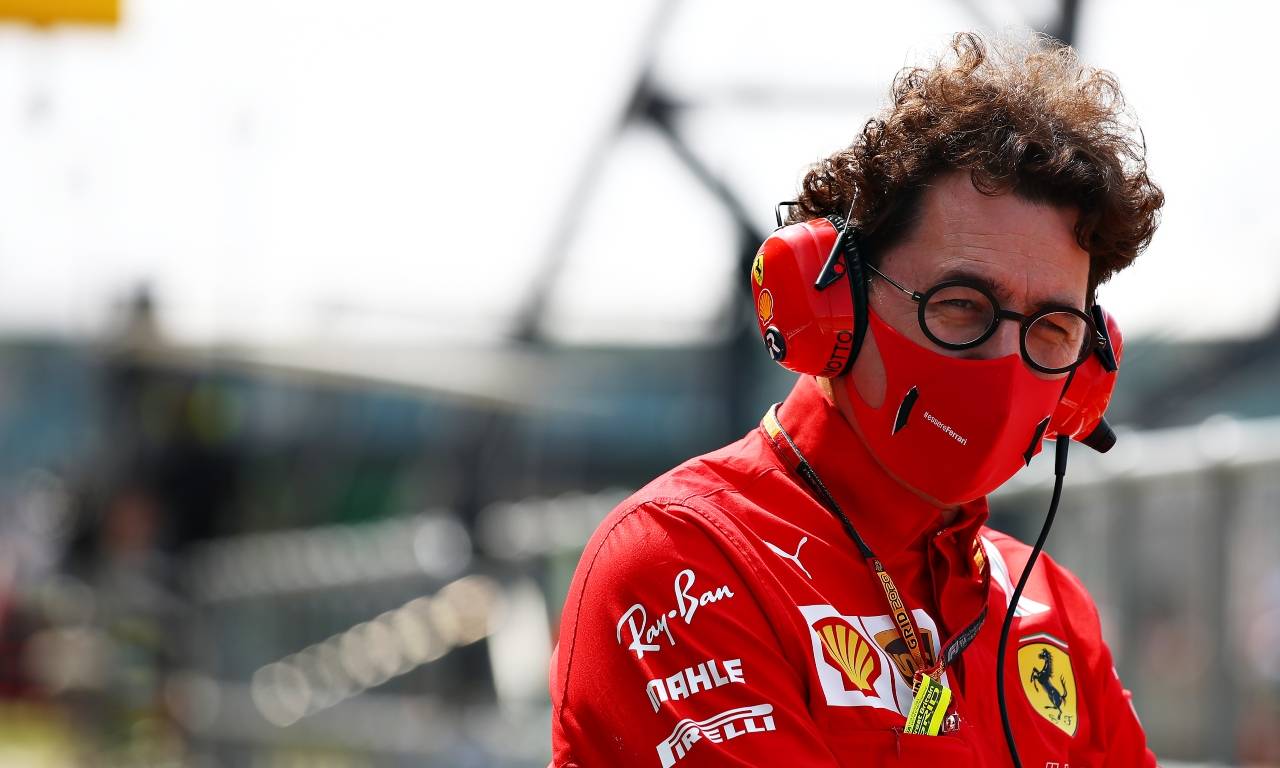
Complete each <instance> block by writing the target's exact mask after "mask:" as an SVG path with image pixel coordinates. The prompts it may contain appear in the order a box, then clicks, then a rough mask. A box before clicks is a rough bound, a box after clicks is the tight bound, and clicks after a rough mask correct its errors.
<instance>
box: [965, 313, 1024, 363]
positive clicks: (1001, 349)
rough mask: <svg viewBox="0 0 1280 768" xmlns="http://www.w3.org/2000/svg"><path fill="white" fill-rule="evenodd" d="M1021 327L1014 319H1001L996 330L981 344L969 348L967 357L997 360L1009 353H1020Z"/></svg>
mask: <svg viewBox="0 0 1280 768" xmlns="http://www.w3.org/2000/svg"><path fill="white" fill-rule="evenodd" d="M1021 335H1022V329H1021V328H1020V327H1019V325H1018V322H1017V321H1016V320H1010V319H1007V318H1006V319H1002V320H1001V321H1000V322H999V323H998V324H997V325H996V332H995V333H993V334H991V338H989V339H987V340H986V341H985V342H983V343H982V344H979V345H978V346H977V347H975V348H973V349H971V350H969V357H971V358H973V359H977V360H998V359H999V358H1002V357H1008V356H1009V355H1021V354H1022V343H1021Z"/></svg>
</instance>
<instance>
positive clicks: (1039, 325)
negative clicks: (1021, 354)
mask: <svg viewBox="0 0 1280 768" xmlns="http://www.w3.org/2000/svg"><path fill="white" fill-rule="evenodd" d="M1089 330H1090V329H1089V321H1087V320H1085V319H1084V317H1083V316H1081V315H1077V314H1075V313H1073V312H1050V313H1048V314H1045V315H1041V316H1040V317H1038V318H1036V320H1035V322H1033V323H1032V324H1031V325H1030V326H1028V327H1027V356H1028V357H1030V358H1031V361H1032V362H1034V363H1035V364H1036V365H1039V366H1041V367H1042V368H1049V369H1054V370H1056V369H1061V368H1069V367H1071V366H1073V365H1075V364H1076V363H1077V362H1079V361H1080V359H1081V358H1083V357H1084V355H1085V351H1086V350H1085V341H1086V339H1087V338H1088V336H1089Z"/></svg>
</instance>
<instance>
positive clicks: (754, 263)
mask: <svg viewBox="0 0 1280 768" xmlns="http://www.w3.org/2000/svg"><path fill="white" fill-rule="evenodd" d="M751 279H752V280H755V281H756V285H764V248H761V249H760V250H758V251H756V257H755V258H754V259H752V260H751Z"/></svg>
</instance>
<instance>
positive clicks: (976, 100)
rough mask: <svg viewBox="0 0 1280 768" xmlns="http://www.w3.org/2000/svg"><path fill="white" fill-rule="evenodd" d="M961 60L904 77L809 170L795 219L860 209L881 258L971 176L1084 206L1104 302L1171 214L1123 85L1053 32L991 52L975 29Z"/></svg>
mask: <svg viewBox="0 0 1280 768" xmlns="http://www.w3.org/2000/svg"><path fill="white" fill-rule="evenodd" d="M950 53H951V55H950V56H943V57H941V58H940V59H938V60H937V61H936V62H934V64H933V66H931V67H927V68H922V67H908V68H906V69H903V70H902V71H901V72H899V73H898V75H897V77H895V78H894V81H893V88H892V103H891V104H890V105H889V106H888V107H887V108H886V109H885V110H884V111H883V112H882V113H881V114H880V115H879V116H877V117H874V118H872V119H871V120H868V121H867V123H866V125H864V126H863V128H862V132H861V134H859V135H858V137H857V138H856V139H854V142H853V144H852V145H851V146H849V147H848V148H847V149H843V150H841V151H839V152H836V153H835V154H833V155H831V156H830V157H828V158H826V159H824V160H821V161H819V162H818V163H816V164H815V165H814V166H813V167H811V168H810V169H809V171H808V173H806V175H805V177H804V181H803V183H802V185H801V190H800V194H799V201H798V204H797V205H795V206H794V207H792V209H791V213H790V217H789V218H790V221H791V222H796V221H804V220H806V219H811V218H815V217H818V216H825V215H829V214H839V215H841V216H844V215H846V214H847V213H848V212H849V210H850V204H851V203H852V210H853V214H852V217H851V221H852V223H853V225H854V226H855V227H856V228H857V230H858V233H859V237H860V242H861V244H862V246H863V248H864V250H865V251H866V253H867V257H868V258H869V259H870V260H871V261H872V262H873V263H875V262H876V261H878V258H879V256H878V255H879V254H882V253H883V252H884V251H885V249H887V248H889V247H890V246H892V245H893V244H894V243H895V242H897V241H898V240H900V239H901V238H902V237H903V236H904V235H905V234H906V233H907V232H909V231H910V229H911V225H912V223H913V222H914V220H915V218H916V216H917V214H918V213H919V209H920V197H921V192H922V190H923V189H924V188H925V187H926V186H927V184H928V183H929V180H930V179H931V178H933V177H934V176H936V175H938V174H939V173H942V172H945V171H948V170H952V169H956V170H961V171H968V172H969V175H970V178H971V179H972V180H973V184H974V187H975V188H976V189H978V190H979V191H980V192H982V193H984V194H988V195H998V194H1003V193H1005V192H1012V193H1014V194H1015V195H1018V196H1019V197H1021V198H1023V199H1026V200H1028V201H1031V202H1040V203H1046V204H1050V205H1055V206H1063V207H1072V208H1075V209H1076V210H1078V211H1079V218H1078V219H1077V221H1076V227H1075V232H1076V240H1077V242H1079V244H1080V247H1081V248H1083V249H1084V250H1085V251H1087V252H1088V253H1089V257H1090V264H1089V296H1090V299H1091V300H1092V296H1093V294H1094V289H1095V288H1096V287H1097V286H1098V285H1099V284H1101V283H1103V282H1105V281H1106V280H1107V279H1108V278H1110V277H1111V276H1112V275H1113V274H1115V273H1116V272H1117V271H1119V270H1121V269H1123V268H1125V267H1126V266H1128V265H1129V264H1130V263H1131V262H1132V261H1133V260H1134V259H1135V258H1136V257H1137V255H1138V254H1139V253H1140V252H1141V251H1142V250H1143V249H1144V248H1146V247H1147V245H1148V243H1150V242H1151V236H1152V235H1153V234H1154V233H1155V230H1156V226H1157V224H1158V223H1159V216H1158V213H1159V210H1160V208H1161V206H1163V205H1164V193H1163V192H1161V191H1160V188H1159V187H1158V186H1156V185H1155V183H1154V182H1152V181H1151V179H1150V178H1148V177H1147V162H1146V146H1145V144H1144V143H1143V142H1142V141H1141V131H1139V130H1138V129H1137V128H1136V123H1135V121H1134V119H1133V115H1132V113H1131V112H1130V110H1129V109H1128V108H1127V107H1126V105H1125V101H1124V97H1123V95H1122V94H1121V93H1120V86H1119V84H1118V83H1117V82H1116V79H1115V77H1114V76H1113V75H1112V74H1111V73H1110V72H1107V71H1105V70H1098V69H1092V68H1089V67H1086V66H1085V65H1084V64H1082V63H1081V62H1080V60H1079V59H1078V58H1077V57H1076V54H1075V52H1074V51H1073V50H1072V49H1071V48H1070V47H1067V46H1064V45H1062V44H1060V43H1057V42H1056V41H1053V40H1052V39H1051V38H1045V37H1035V38H1032V39H1029V40H1023V41H1014V40H1000V41H997V42H993V43H990V44H989V43H988V42H987V41H986V40H984V39H983V38H982V37H981V36H980V35H977V34H974V33H962V34H958V35H956V36H955V37H954V38H953V39H952V41H951V51H950Z"/></svg>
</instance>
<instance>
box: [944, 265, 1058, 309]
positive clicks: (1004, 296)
mask: <svg viewBox="0 0 1280 768" xmlns="http://www.w3.org/2000/svg"><path fill="white" fill-rule="evenodd" d="M947 280H968V281H970V282H974V283H977V284H978V285H981V286H982V287H983V288H986V289H987V290H988V291H991V293H992V294H994V295H995V297H996V298H997V299H998V300H999V301H1000V303H1001V304H1012V303H1013V295H1012V294H1011V293H1010V292H1009V290H1008V289H1007V288H1006V287H1004V286H1003V285H1000V284H999V283H997V282H995V281H994V280H992V279H991V278H990V277H989V276H987V275H984V274H982V273H981V272H976V271H974V270H971V269H966V268H964V267H953V268H951V269H948V270H947V271H945V272H943V273H942V276H941V278H940V279H939V282H945V281H947ZM1050 306H1056V307H1071V308H1072V309H1080V307H1079V306H1078V305H1077V303H1076V301H1075V300H1074V299H1071V298H1069V297H1066V296H1048V297H1041V300H1040V301H1039V302H1037V303H1036V304H1035V306H1033V307H1032V311H1033V312H1034V311H1036V310H1039V309H1042V308H1044V307H1050Z"/></svg>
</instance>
